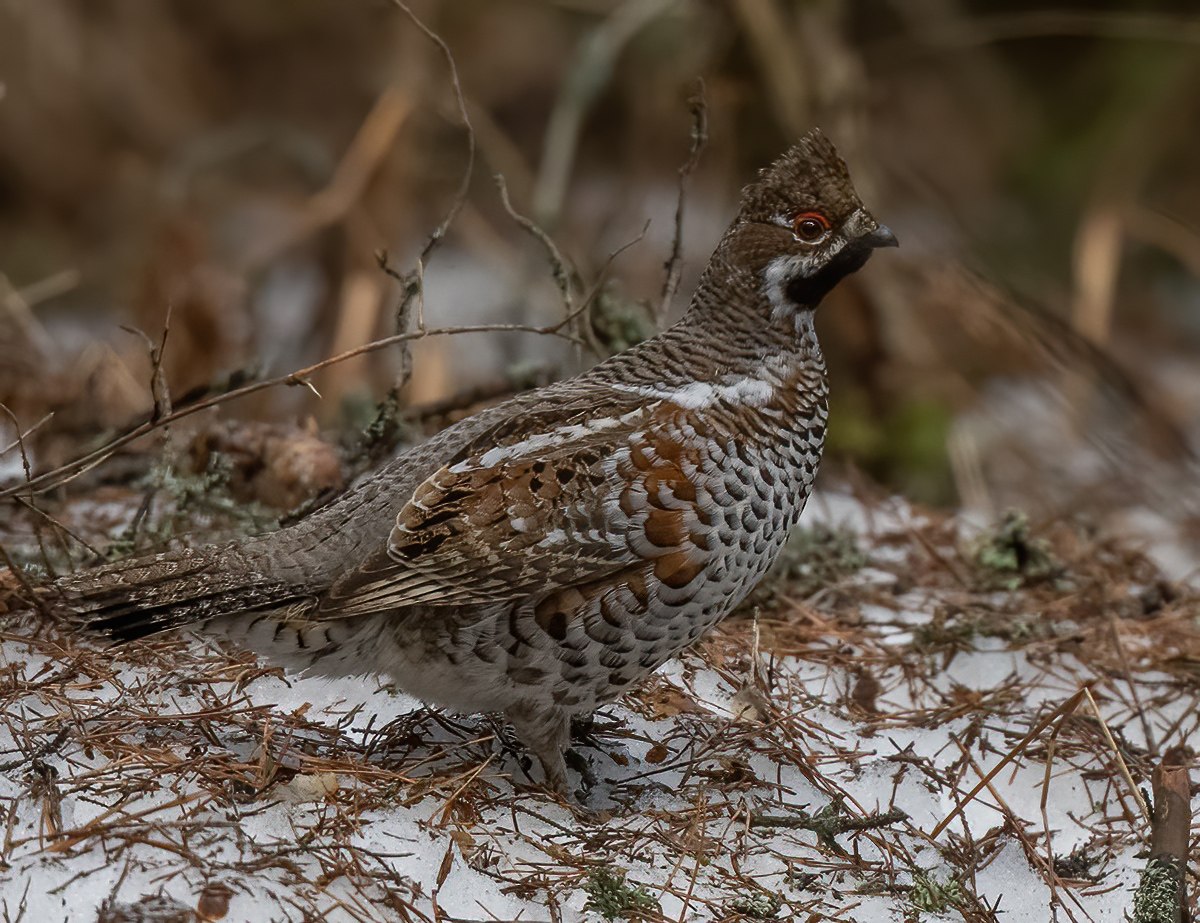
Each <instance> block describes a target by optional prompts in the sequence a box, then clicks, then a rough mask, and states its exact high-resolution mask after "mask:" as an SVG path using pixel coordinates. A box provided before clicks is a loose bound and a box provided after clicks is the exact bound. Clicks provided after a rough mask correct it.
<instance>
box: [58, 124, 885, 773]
mask: <svg viewBox="0 0 1200 923" xmlns="http://www.w3.org/2000/svg"><path fill="white" fill-rule="evenodd" d="M894 244H895V238H894V237H892V235H891V232H890V231H888V230H887V229H886V228H884V227H882V226H880V225H879V224H877V222H876V221H875V219H874V218H872V217H871V216H870V214H869V213H867V211H866V210H865V209H864V208H863V206H862V204H861V203H860V202H859V200H858V197H857V195H856V194H855V192H854V189H853V187H852V186H851V184H850V179H849V176H848V174H847V172H846V167H845V165H844V164H843V163H842V161H841V159H840V158H839V157H838V156H837V153H836V152H835V151H834V149H833V147H832V145H830V144H829V142H828V141H826V140H825V138H824V137H822V136H821V135H820V133H819V132H813V133H811V134H809V135H808V136H806V137H805V138H804V139H803V140H802V141H801V142H800V143H799V144H797V145H796V146H795V147H794V148H793V149H792V150H791V151H789V152H788V153H787V154H786V155H784V156H783V157H782V158H780V160H778V161H777V162H776V163H775V164H773V165H772V166H771V167H769V168H768V169H766V170H764V171H763V172H762V173H761V174H760V175H759V177H758V179H757V180H756V181H755V182H753V183H751V184H750V185H749V186H747V187H746V189H745V190H744V191H743V196H742V205H741V209H740V211H739V213H738V216H737V218H736V219H735V220H734V222H733V224H732V225H731V226H730V227H729V229H728V231H727V232H726V233H725V235H724V237H723V238H722V239H721V242H720V243H719V244H718V246H717V249H716V251H715V253H714V254H713V256H712V259H711V260H710V262H709V265H708V267H707V269H706V270H705V272H704V275H703V277H702V279H701V281H700V285H699V287H698V289H697V291H696V294H695V296H694V297H693V299H692V302H691V305H690V307H689V308H688V310H687V312H686V313H685V315H684V316H683V318H682V319H681V320H680V321H679V323H677V324H676V325H675V326H673V327H671V328H670V329H669V330H667V331H665V332H663V333H662V334H660V335H659V336H657V337H655V338H653V339H651V340H649V341H647V342H645V343H642V344H641V345H639V346H637V347H635V348H634V349H631V350H629V351H627V352H625V353H623V354H621V355H618V356H615V357H613V358H612V359H609V360H608V361H606V362H603V363H601V364H599V365H597V366H596V367H595V368H593V369H591V370H589V371H588V372H586V373H584V374H583V375H580V376H578V377H577V378H574V379H571V380H568V381H563V382H559V383H557V384H554V385H551V386H549V387H547V388H542V389H540V390H538V391H534V392H531V393H528V394H523V395H521V396H519V397H516V398H513V399H512V400H510V401H508V402H506V403H504V404H500V405H499V406H496V407H492V408H490V409H488V410H485V411H483V412H482V413H480V414H477V415H476V416H474V417H471V418H469V419H467V420H464V421H462V422H461V423H458V424H456V425H455V426H452V427H450V428H449V429H447V430H445V431H443V432H442V433H440V434H438V435H437V436H435V437H434V438H432V439H431V440H429V441H428V442H426V443H425V444H423V445H421V446H419V447H417V448H415V449H412V450H410V451H408V452H406V453H404V454H403V455H401V456H399V457H398V458H397V459H395V460H394V461H393V462H391V463H390V464H389V465H388V466H387V467H385V468H384V469H382V470H381V471H379V472H378V473H377V474H375V475H374V476H373V477H371V478H370V479H368V480H367V481H365V482H364V483H363V484H361V485H360V486H358V487H357V488H355V489H353V490H351V491H350V492H348V493H347V494H346V495H345V496H344V497H343V498H342V499H341V500H339V501H338V502H337V503H335V504H333V505H331V506H330V507H328V508H326V509H324V510H322V511H320V512H318V513H316V514H315V515H313V516H311V517H309V518H308V519H306V520H305V521H303V522H301V523H300V524H298V525H295V526H293V527H291V528H288V529H284V530H282V531H279V532H275V533H272V534H269V535H265V536H260V537H257V538H252V539H248V540H246V541H242V542H238V543H234V544H231V545H226V546H223V547H219V548H203V549H198V550H195V551H188V552H182V553H177V554H168V555H159V556H155V557H151V558H146V559H141V560H135V561H129V562H122V563H118V564H114V565H110V566H108V567H103V568H100V569H98V570H95V571H90V572H86V573H82V574H78V575H76V576H74V577H71V578H68V579H66V580H63V581H60V583H59V584H57V586H56V588H55V589H56V590H57V591H58V592H59V594H60V595H61V597H62V598H63V599H64V600H65V604H66V605H67V606H68V607H69V608H70V610H71V611H73V612H75V613H77V614H78V616H79V617H81V618H82V619H83V620H85V621H86V622H87V624H88V625H89V626H90V627H92V628H94V629H97V630H102V631H106V632H108V633H110V634H112V635H114V636H116V637H118V638H131V637H137V636H141V635H145V634H149V633H152V632H155V631H160V630H164V629H168V628H174V627H177V626H180V625H185V624H189V623H196V622H199V623H203V624H204V625H205V626H207V627H211V628H214V629H218V628H219V629H220V630H222V631H225V632H226V633H229V634H231V635H233V636H234V637H237V638H240V639H242V640H243V641H245V642H246V643H248V644H250V645H252V646H253V647H255V648H256V649H258V650H261V651H264V652H266V653H269V654H271V655H274V656H276V657H280V658H284V659H290V660H293V661H296V660H299V661H300V663H301V664H302V665H303V666H304V667H306V668H312V669H319V670H324V671H330V672H343V673H351V672H368V671H382V672H386V673H389V674H390V675H391V676H392V677H393V679H394V681H395V682H396V684H397V685H398V686H400V687H401V688H403V689H405V690H407V691H408V692H410V693H412V694H414V695H416V696H418V697H421V698H423V699H425V700H427V701H430V702H434V703H438V704H442V705H446V706H450V707H452V708H456V709H461V710H466V711H502V712H504V714H505V715H507V716H508V718H509V719H510V720H511V721H512V722H513V724H514V725H515V726H516V728H517V730H518V732H519V733H520V734H521V736H522V738H523V739H524V741H525V742H526V744H527V745H528V746H529V747H530V748H531V749H532V750H533V751H534V753H536V754H537V756H538V757H539V758H540V760H541V762H542V764H543V766H544V768H545V771H546V776H547V779H548V781H549V782H550V783H551V784H553V785H555V786H556V787H558V788H560V789H562V788H564V787H565V784H566V774H565V767H564V764H563V758H562V753H563V750H564V748H565V747H566V743H567V734H568V727H569V722H570V719H571V717H573V716H575V715H580V714H584V713H586V712H588V711H590V710H591V709H593V708H595V707H596V706H597V705H598V704H600V703H602V702H605V701H611V700H612V699H614V698H616V697H617V696H619V695H620V694H621V693H623V692H624V691H625V690H627V689H628V688H630V687H631V686H632V685H633V684H634V683H636V682H638V681H639V680H640V679H642V678H643V677H644V676H645V675H646V674H647V673H648V672H650V671H651V670H653V669H655V668H656V667H658V666H659V665H660V664H662V663H663V661H665V660H666V659H667V658H669V657H670V656H672V655H673V654H675V653H676V652H677V651H679V650H680V649H682V648H683V647H685V646H686V645H688V644H690V643H691V642H692V641H694V640H696V638H698V637H700V635H702V634H703V633H704V632H705V631H707V630H708V629H709V628H710V627H711V626H712V625H713V624H715V623H716V622H717V621H718V620H719V619H720V618H722V617H723V616H725V615H726V614H728V613H729V612H730V611H731V610H732V609H733V608H734V607H735V606H736V605H737V604H738V603H739V602H740V601H741V600H742V599H744V598H745V596H746V594H747V593H749V592H750V590H751V589H752V588H753V587H754V585H755V584H756V583H757V582H758V580H759V579H761V577H762V575H763V574H764V573H765V572H766V570H767V568H768V567H769V566H770V565H771V563H772V562H773V560H774V559H775V557H776V555H777V554H778V552H779V550H780V548H781V547H782V546H783V543H784V541H785V539H786V537H787V533H788V530H789V529H790V528H791V527H792V526H793V525H795V523H796V521H797V519H798V518H799V516H800V512H801V510H802V509H803V507H804V502H805V500H806V499H807V496H808V493H809V490H810V488H811V485H812V481H813V478H814V476H815V474H816V470H817V464H818V462H819V460H820V456H821V447H822V443H823V439H824V432H825V421H826V413H827V411H826V393H827V389H826V380H825V368H824V363H823V360H822V357H821V351H820V347H819V346H818V344H817V340H816V334H815V331H814V328H813V313H814V308H815V307H816V306H817V304H818V303H819V302H820V301H821V299H822V298H823V297H824V295H825V294H826V293H827V292H828V291H829V290H830V289H831V288H832V287H833V286H834V285H836V284H837V282H838V281H839V280H840V279H842V278H843V277H844V276H845V275H847V274H848V273H851V272H854V271H855V270H857V269H858V268H859V267H861V266H862V265H863V263H865V262H866V260H867V258H868V256H869V255H870V253H871V251H872V250H873V249H874V248H876V247H880V246H891V245H894Z"/></svg>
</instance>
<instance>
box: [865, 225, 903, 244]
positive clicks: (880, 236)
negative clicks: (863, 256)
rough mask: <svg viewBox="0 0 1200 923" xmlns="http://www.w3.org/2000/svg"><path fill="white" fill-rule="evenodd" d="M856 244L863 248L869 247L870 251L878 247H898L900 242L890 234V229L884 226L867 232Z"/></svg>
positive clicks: (878, 226)
mask: <svg viewBox="0 0 1200 923" xmlns="http://www.w3.org/2000/svg"><path fill="white" fill-rule="evenodd" d="M858 242H859V243H860V244H862V245H863V246H864V247H870V248H871V249H872V250H877V249H879V248H880V247H899V246H900V241H898V240H896V235H895V234H893V233H892V229H891V228H889V227H888V226H887V225H886V224H879V225H876V226H875V230H873V231H868V232H867V233H866V234H864V235H863V236H862V237H860V238H859V239H858Z"/></svg>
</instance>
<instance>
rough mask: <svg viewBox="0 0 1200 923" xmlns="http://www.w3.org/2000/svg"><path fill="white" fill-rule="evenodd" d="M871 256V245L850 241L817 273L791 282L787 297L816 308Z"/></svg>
mask: <svg viewBox="0 0 1200 923" xmlns="http://www.w3.org/2000/svg"><path fill="white" fill-rule="evenodd" d="M870 258H871V248H870V247H868V246H865V245H863V244H861V243H857V242H852V243H848V244H846V246H844V247H843V248H842V249H841V250H839V251H838V253H837V255H836V256H835V257H834V258H833V259H831V260H830V261H829V262H828V263H826V264H825V266H823V267H822V268H821V270H820V271H819V272H818V273H817V274H816V275H813V276H808V277H807V278H801V279H793V280H792V281H791V282H789V283H788V284H787V288H786V290H785V291H786V293H787V297H788V299H789V300H790V301H792V302H794V303H795V304H798V305H802V306H804V307H806V308H815V307H816V306H817V305H819V304H820V303H821V301H822V300H823V299H824V298H825V296H826V295H828V294H829V293H830V292H831V291H833V289H834V286H836V285H837V284H838V283H839V282H841V281H842V279H844V278H846V276H848V275H850V274H851V273H854V272H858V270H860V269H862V268H863V266H865V265H866V262H867V260H869V259H870Z"/></svg>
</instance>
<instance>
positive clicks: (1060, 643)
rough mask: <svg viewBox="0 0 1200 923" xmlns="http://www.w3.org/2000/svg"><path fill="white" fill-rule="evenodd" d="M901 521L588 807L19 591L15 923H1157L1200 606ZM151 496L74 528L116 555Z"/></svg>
mask: <svg viewBox="0 0 1200 923" xmlns="http://www.w3.org/2000/svg"><path fill="white" fill-rule="evenodd" d="M865 494H866V492H865V491H862V490H860V491H857V492H853V491H850V490H848V489H842V490H826V491H824V492H822V493H820V494H818V495H817V496H816V497H815V498H814V500H813V501H812V502H811V503H810V507H809V510H808V512H807V513H806V516H805V520H804V527H803V528H802V529H800V530H798V532H797V534H796V535H795V536H794V537H793V540H792V542H791V544H790V545H789V548H788V550H787V551H786V553H785V559H784V560H783V561H781V562H780V565H779V566H778V567H777V569H776V571H775V572H774V573H773V574H772V575H771V577H769V578H768V580H767V581H766V582H765V583H764V586H763V587H761V588H760V589H759V590H758V591H756V594H755V596H754V597H753V598H752V599H751V600H750V601H749V602H748V604H747V605H745V606H743V607H742V609H741V610H740V612H739V613H738V614H736V615H735V616H733V617H731V618H730V619H728V620H727V621H726V622H725V623H724V624H723V625H722V626H720V628H719V629H718V630H717V631H716V632H715V633H714V634H713V635H712V636H710V637H709V638H707V639H706V640H704V641H703V642H702V643H700V644H699V645H697V646H696V647H695V648H694V649H692V650H690V651H688V652H687V653H686V654H685V655H684V656H683V657H681V658H679V659H677V660H675V661H672V662H671V663H669V664H668V665H667V666H666V667H665V668H664V669H662V670H661V671H659V672H658V673H657V674H656V675H655V676H654V677H653V678H652V679H651V680H650V681H648V682H647V683H646V684H645V685H643V686H642V687H641V688H640V689H639V690H638V691H637V692H636V693H634V694H632V695H630V696H628V697H626V698H625V699H624V700H622V701H621V702H620V703H619V704H617V705H614V706H612V707H609V708H605V709H603V710H602V711H601V712H600V713H599V714H598V715H597V716H596V718H595V720H594V721H593V722H592V723H591V724H590V726H588V727H586V728H582V729H581V731H580V735H579V739H578V741H577V744H576V747H577V752H578V754H579V755H580V756H581V757H582V759H583V760H584V761H586V763H587V764H588V766H589V767H590V770H591V773H592V774H593V775H594V777H595V782H594V785H593V786H592V787H591V788H590V789H589V790H588V791H586V792H582V796H581V797H582V807H581V806H576V805H569V804H564V803H562V802H561V801H560V800H558V799H556V798H554V797H553V796H551V795H549V794H547V792H546V791H544V790H543V789H542V788H540V787H539V786H538V785H537V784H536V780H535V778H534V777H533V776H531V774H530V771H529V770H528V762H527V760H526V759H525V758H524V757H523V756H522V753H521V750H520V748H519V747H517V746H516V745H515V743H514V742H513V740H512V738H511V736H510V733H509V731H508V730H507V729H506V728H505V727H504V726H503V725H502V724H501V723H499V722H496V721H494V720H492V719H489V718H486V717H454V716H449V715H446V714H444V713H441V712H438V711H434V710H429V709H425V708H423V707H421V705H420V704H419V703H418V702H416V701H414V700H412V699H411V698H409V697H407V696H405V695H404V694H402V693H400V692H398V691H397V690H396V689H395V688H394V687H393V686H392V685H391V682H390V680H389V678H388V677H362V678H347V679H339V680H330V679H322V678H315V677H304V676H296V675H291V674H286V673H284V672H283V671H281V670H279V669H277V668H273V667H272V666H271V665H269V664H263V663H259V662H256V661H255V659H254V658H253V657H252V656H251V655H248V654H246V653H244V652H241V651H238V650H235V649H231V648H227V647H225V646H222V645H221V644H220V643H218V642H216V641H213V640H211V639H203V638H197V637H192V636H176V637H168V638H160V639H154V640H151V641H147V642H139V643H136V644H132V645H129V646H126V647H121V648H116V649H112V648H105V647H104V646H102V645H101V644H98V643H96V642H95V641H94V640H91V639H86V638H80V637H72V636H70V635H67V634H64V633H62V632H61V631H59V629H57V628H56V627H54V626H53V625H51V624H48V623H47V622H46V620H45V619H43V618H41V617H39V616H37V615H34V614H31V613H29V612H21V611H20V610H19V607H18V605H17V604H16V602H15V596H16V595H18V594H19V590H20V587H19V584H18V583H17V581H15V580H13V579H9V580H8V582H7V583H6V584H5V583H0V586H7V587H8V593H9V595H8V596H7V597H6V596H4V595H0V610H2V609H3V608H4V603H5V600H6V599H7V604H8V608H9V609H10V610H12V611H10V613H9V614H8V615H7V616H5V617H3V618H2V619H0V830H3V834H2V838H0V920H3V921H5V923H10V921H25V923H31V921H36V923H52V921H59V920H70V921H79V920H99V921H103V923H117V921H133V920H144V921H185V920H189V921H190V920H230V921H233V920H256V921H258V920H261V921H266V920H318V919H319V920H331V921H332V920H362V921H371V920H397V921H435V920H436V921H446V923H451V921H476V920H478V921H485V920H489V921H495V920H521V921H526V923H534V921H574V920H600V919H609V920H613V919H631V920H647V921H660V920H670V921H687V920H772V919H774V920H799V921H822V920H847V921H874V920H903V921H915V920H964V921H1003V923H1024V921H1028V923H1045V921H1047V920H1051V919H1054V920H1062V921H1113V923H1116V921H1121V920H1125V919H1128V918H1129V917H1128V915H1129V914H1131V913H1132V910H1133V902H1134V889H1135V887H1136V886H1137V884H1138V880H1139V876H1140V875H1141V873H1142V871H1143V869H1144V868H1145V867H1146V859H1147V856H1148V843H1149V837H1150V834H1151V827H1152V825H1151V821H1150V818H1149V814H1148V812H1149V810H1150V805H1149V804H1148V803H1147V801H1148V797H1147V795H1148V790H1149V788H1150V779H1151V776H1152V772H1153V770H1154V769H1155V767H1156V766H1158V765H1160V764H1162V763H1164V762H1165V763H1172V762H1174V763H1179V764H1183V765H1185V766H1186V765H1188V764H1191V765H1192V767H1193V769H1194V761H1195V754H1194V752H1192V750H1191V749H1189V746H1188V745H1189V742H1190V744H1191V746H1194V745H1195V741H1197V740H1200V598H1198V596H1197V593H1196V592H1195V591H1194V589H1191V588H1189V586H1188V585H1187V584H1186V583H1178V582H1171V581H1168V580H1166V579H1165V578H1164V577H1163V576H1162V575H1161V573H1160V572H1159V571H1158V570H1157V568H1156V567H1155V566H1154V564H1153V563H1151V561H1150V560H1149V559H1148V558H1147V557H1146V556H1144V555H1143V554H1141V553H1140V552H1139V551H1138V550H1137V549H1133V548H1128V547H1123V546H1122V545H1121V544H1119V543H1117V542H1114V541H1112V540H1110V539H1107V538H1104V537H1101V536H1098V535H1095V534H1092V533H1091V532H1089V530H1086V529H1084V528H1082V527H1077V526H1071V525H1065V524H1064V525H1058V526H1053V527H1049V528H1046V529H1041V530H1038V531H1037V532H1036V533H1032V532H1031V530H1030V528H1029V527H1028V526H1027V525H1026V524H1025V523H1024V521H1023V520H1021V519H1020V518H1019V517H1010V518H1008V519H1006V520H1005V521H1003V522H1001V523H999V524H995V525H992V526H989V527H986V528H980V527H978V526H971V525H969V524H968V523H967V522H965V521H964V520H963V519H962V518H956V517H949V516H945V515H942V514H936V513H933V512H929V511H922V510H917V509H914V508H913V507H911V506H910V505H909V504H907V503H906V502H904V501H902V500H898V499H886V498H879V497H868V496H866V495H865ZM137 496H138V495H137V494H136V492H133V491H128V492H122V491H120V490H111V489H110V492H109V493H108V494H105V495H103V496H102V497H101V498H100V499H93V500H90V501H86V502H77V503H75V504H73V505H71V506H70V508H69V512H68V511H66V510H64V511H63V512H62V513H61V515H60V521H61V524H62V525H63V526H64V527H65V528H68V529H71V530H72V531H74V532H76V534H77V535H78V536H79V537H80V538H82V539H85V540H88V541H90V542H93V543H97V544H103V543H104V542H105V541H106V540H107V541H111V540H112V536H113V535H116V534H119V533H120V531H121V529H123V528H124V527H125V526H127V525H128V522H129V520H130V518H131V517H133V516H134V515H135V513H136V510H137V508H138V503H137ZM106 537H107V538H106ZM13 540H14V539H13V537H12V536H11V535H10V536H7V537H6V541H8V542H11V541H13ZM9 549H10V550H11V549H12V546H11V545H9ZM26 550H27V551H28V549H26ZM10 577H11V575H10ZM996 770H999V771H996ZM535 774H536V771H535ZM1193 775H1194V773H1193ZM573 778H574V779H576V780H578V779H579V776H578V775H577V774H573ZM1198 833H1200V828H1197V827H1193V828H1192V831H1191V839H1192V842H1193V843H1195V840H1196V836H1197V834H1198ZM1195 854H1196V853H1195V852H1193V855H1195ZM1193 871H1194V867H1193ZM1139 919H1142V918H1139ZM1145 919H1157V918H1150V917H1146V918H1145ZM1163 919H1164V920H1165V919H1168V918H1167V917H1163Z"/></svg>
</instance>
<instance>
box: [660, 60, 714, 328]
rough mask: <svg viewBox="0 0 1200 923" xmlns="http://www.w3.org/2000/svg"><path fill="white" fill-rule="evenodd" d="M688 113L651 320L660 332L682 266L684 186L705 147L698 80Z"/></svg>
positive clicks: (705, 105)
mask: <svg viewBox="0 0 1200 923" xmlns="http://www.w3.org/2000/svg"><path fill="white" fill-rule="evenodd" d="M688 110H689V111H690V112H691V113H692V139H691V144H690V145H689V146H688V156H687V160H685V161H684V162H683V165H682V166H680V168H679V194H678V196H677V198H676V200H675V234H674V236H673V237H672V239H671V255H670V256H669V257H668V258H667V261H666V263H664V264H663V268H664V269H665V270H666V277H665V278H664V279H663V290H662V298H661V299H660V300H659V303H658V311H657V312H655V315H654V320H655V322H656V323H657V324H658V326H659V328H660V329H661V328H662V326H663V324H664V322H665V321H666V319H667V315H668V314H669V313H670V312H671V300H672V299H673V298H674V297H675V292H676V291H678V289H679V277H680V275H681V273H682V267H683V203H684V199H685V197H686V194H687V183H688V179H689V178H690V177H691V175H692V172H693V171H694V170H695V169H696V165H697V164H698V163H699V162H700V155H701V154H703V153H704V148H705V147H706V146H707V145H708V103H706V102H705V100H704V81H703V80H701V79H699V78H697V80H696V88H695V90H694V91H693V93H692V95H691V96H690V97H689V98H688Z"/></svg>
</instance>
